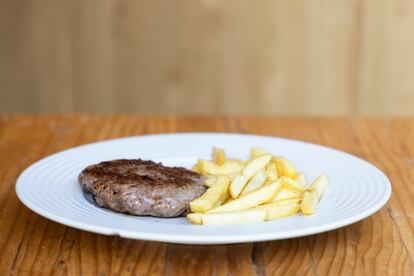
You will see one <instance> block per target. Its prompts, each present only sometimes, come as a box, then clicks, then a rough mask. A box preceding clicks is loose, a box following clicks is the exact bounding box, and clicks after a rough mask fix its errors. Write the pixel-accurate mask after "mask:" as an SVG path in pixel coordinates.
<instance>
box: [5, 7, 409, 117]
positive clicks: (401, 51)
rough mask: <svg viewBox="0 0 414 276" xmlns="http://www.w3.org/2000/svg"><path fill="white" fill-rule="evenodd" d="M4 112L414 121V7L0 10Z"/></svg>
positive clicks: (20, 8)
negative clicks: (372, 117) (370, 117)
mask: <svg viewBox="0 0 414 276" xmlns="http://www.w3.org/2000/svg"><path fill="white" fill-rule="evenodd" d="M0 111H2V112H13V111H35V112H36V111H47V112H51V111H140V112H191V113H207V112H234V113H244V112H248V113H253V112H257V113H272V114H311V115H313V114H338V115H342V114H361V115H377V114H382V115H395V114H399V115H401V114H402V115H407V114H411V115H413V114H414V1H411V0H393V1H385V0H367V1H362V0H330V1H328V0H326V1H316V0H315V1H296V0H270V1H247V0H246V1H232V0H229V1H220V0H197V1H196V0H183V1H178V0H171V1H161V0H141V1H138V0H118V1H116V0H88V1H83V0H64V1H62V0H60V1H57V0H39V1H23V0H0Z"/></svg>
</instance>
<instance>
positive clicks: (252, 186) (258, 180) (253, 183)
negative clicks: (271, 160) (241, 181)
mask: <svg viewBox="0 0 414 276" xmlns="http://www.w3.org/2000/svg"><path fill="white" fill-rule="evenodd" d="M266 179H267V175H266V174H265V172H264V170H260V171H258V172H257V173H256V174H255V175H254V177H253V178H252V179H250V181H249V182H248V183H247V185H246V187H244V189H243V191H242V192H241V195H247V194H248V193H250V192H252V191H254V190H257V189H259V188H260V187H262V186H263V185H264V184H265V182H266Z"/></svg>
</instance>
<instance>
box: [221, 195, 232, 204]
mask: <svg viewBox="0 0 414 276" xmlns="http://www.w3.org/2000/svg"><path fill="white" fill-rule="evenodd" d="M233 200H234V198H232V197H231V196H230V197H229V198H228V199H227V200H226V201H225V202H224V203H223V204H222V205H224V204H227V203H229V202H232V201H233Z"/></svg>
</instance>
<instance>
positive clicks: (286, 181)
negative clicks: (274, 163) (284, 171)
mask: <svg viewBox="0 0 414 276" xmlns="http://www.w3.org/2000/svg"><path fill="white" fill-rule="evenodd" d="M280 181H282V186H283V188H287V189H291V190H295V191H298V192H303V191H305V187H303V186H301V185H299V184H297V183H296V182H295V181H294V180H292V179H290V178H289V177H286V176H282V177H281V178H280Z"/></svg>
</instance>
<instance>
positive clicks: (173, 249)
mask: <svg viewBox="0 0 414 276" xmlns="http://www.w3.org/2000/svg"><path fill="white" fill-rule="evenodd" d="M185 131H227V132H244V133H256V134H264V135H271V136H282V137H288V138H294V139H302V140H306V141H310V142H315V143H320V144H324V145H327V146H332V147H335V148H338V149H341V150H345V151H348V152H350V153H353V154H355V155H358V156H361V157H362V158H365V159H366V160H368V161H370V162H372V163H373V164H375V165H376V166H378V167H379V168H380V169H382V170H383V171H384V172H385V173H386V174H387V175H388V176H389V177H390V179H391V181H392V183H393V195H392V197H391V200H390V202H389V203H388V204H387V205H386V206H385V207H384V208H383V209H381V210H380V211H379V212H378V213H376V214H374V215H373V216H370V217H369V218H367V219H364V220H363V221H361V222H358V223H355V224H353V225H350V226H348V227H344V228H341V229H338V230H334V231H330V232H327V233H322V234H318V235H313V236H308V237H303V238H297V239H289V240H283V241H270V242H264V243H247V244H234V245H220V246H191V245H177V244H166V243H158V242H146V241H137V240H128V239H123V238H120V237H110V236H102V235H96V234H93V233H88V232H84V231H79V230H76V229H73V228H70V227H66V226H63V225H60V224H57V223H54V222H52V221H49V220H47V219H45V218H42V217H40V216H38V215H36V214H35V213H33V212H32V211H29V210H28V209H27V208H26V207H24V206H23V205H22V204H21V203H20V202H19V201H18V199H17V197H16V195H15V192H14V184H15V181H16V177H17V176H18V175H19V173H20V172H21V171H22V170H23V169H24V168H25V167H27V166H28V165H30V164H31V163H33V162H35V161H36V160H38V159H40V158H42V157H44V156H46V155H49V154H51V153H54V152H56V151H60V150H63V149H66V148H69V147H73V146H76V145H80V144H84V143H89V142H93V141H97V140H104V139H108V138H116V137H123V136H128V135H138V134H147V133H163V132H185ZM413 140H414V120H413V119H412V118H405V119H404V118H400V119H377V118H312V119H309V118H307V119H305V118H301V117H296V118H292V117H271V116H243V117H235V116H204V115H200V116H191V117H189V116H187V117H185V116H172V115H169V116H161V115H122V114H121V115H94V116H92V115H36V116H34V115H3V116H0V156H1V159H0V183H1V185H0V229H1V230H0V256H2V257H1V258H0V275H9V274H19V275H26V274H42V275H44V274H52V275H80V274H84V275H97V274H99V275H112V274H113V275H144V274H149V275H159V274H163V275H177V274H178V275H240V274H248V275H350V274H355V275H373V274H376V275H411V274H413V273H414V262H413V260H414V203H413V202H414V201H413V195H414V187H413V185H411V184H412V183H413V181H414V170H413V169H412V168H413V164H414V144H413V143H412V141H413Z"/></svg>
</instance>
